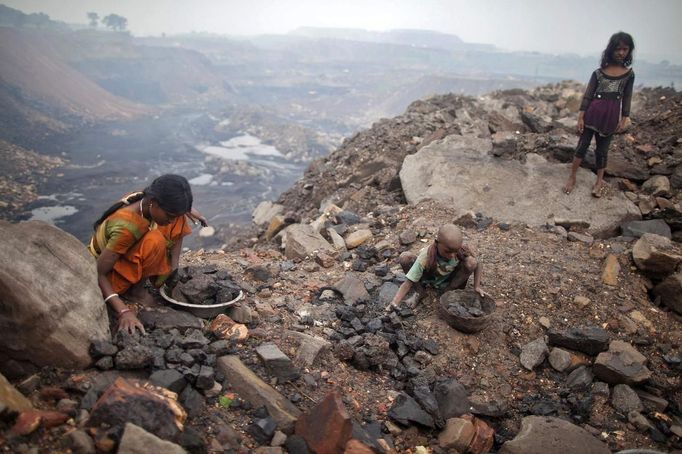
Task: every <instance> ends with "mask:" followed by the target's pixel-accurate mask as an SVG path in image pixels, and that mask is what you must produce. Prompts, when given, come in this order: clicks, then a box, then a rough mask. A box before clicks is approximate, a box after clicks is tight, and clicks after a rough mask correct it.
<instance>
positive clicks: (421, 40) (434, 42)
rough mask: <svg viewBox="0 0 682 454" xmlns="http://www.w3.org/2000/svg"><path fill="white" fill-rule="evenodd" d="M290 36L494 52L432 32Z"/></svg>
mask: <svg viewBox="0 0 682 454" xmlns="http://www.w3.org/2000/svg"><path fill="white" fill-rule="evenodd" d="M290 34H291V35H296V36H305V37H308V38H328V39H341V40H347V41H362V42H370V43H386V44H400V45H404V46H413V47H424V48H432V49H444V50H460V49H461V50H463V49H467V50H490V51H492V50H495V46H493V45H491V44H479V43H466V42H464V41H462V39H461V38H460V37H459V36H457V35H451V34H447V33H441V32H436V31H432V30H413V29H396V30H388V31H385V32H384V31H372V30H364V29H360V28H324V27H299V28H297V29H295V30H293V31H292V32H291V33H290Z"/></svg>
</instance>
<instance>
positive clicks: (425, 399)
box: [412, 385, 444, 427]
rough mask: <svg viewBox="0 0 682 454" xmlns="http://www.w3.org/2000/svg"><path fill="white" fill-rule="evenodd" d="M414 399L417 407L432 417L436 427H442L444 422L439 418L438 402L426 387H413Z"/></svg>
mask: <svg viewBox="0 0 682 454" xmlns="http://www.w3.org/2000/svg"><path fill="white" fill-rule="evenodd" d="M412 394H413V396H414V399H415V400H416V401H417V402H418V403H419V405H420V406H421V407H422V408H423V409H424V410H426V412H427V413H428V414H430V415H431V416H433V417H434V419H435V422H436V426H438V427H443V423H444V421H443V420H442V418H441V417H440V410H439V409H438V402H436V397H435V396H434V395H433V393H432V392H431V390H430V389H429V387H428V386H426V385H422V386H415V387H414V389H413V392H412Z"/></svg>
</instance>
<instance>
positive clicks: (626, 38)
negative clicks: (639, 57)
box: [601, 32, 635, 68]
mask: <svg viewBox="0 0 682 454" xmlns="http://www.w3.org/2000/svg"><path fill="white" fill-rule="evenodd" d="M619 44H624V45H626V46H628V47H629V48H630V51H629V52H628V55H627V56H626V57H625V59H624V60H623V66H626V67H627V66H630V65H631V64H632V53H633V52H634V51H635V41H634V40H633V39H632V36H630V34H629V33H625V32H618V33H614V34H613V35H611V39H609V43H608V44H607V45H606V49H604V52H602V54H601V67H602V68H606V67H607V66H609V65H610V64H612V63H614V61H613V52H614V51H615V50H616V47H618V45H619Z"/></svg>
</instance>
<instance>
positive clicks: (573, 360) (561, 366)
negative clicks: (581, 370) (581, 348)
mask: <svg viewBox="0 0 682 454" xmlns="http://www.w3.org/2000/svg"><path fill="white" fill-rule="evenodd" d="M586 363H587V361H586V360H585V359H583V358H581V357H579V356H578V355H576V354H574V353H571V352H568V351H566V350H563V349H561V348H553V349H552V351H551V352H550V353H549V364H550V365H551V366H552V367H553V368H554V370H556V371H558V372H571V371H572V370H574V369H576V368H577V367H579V366H581V365H584V364H586Z"/></svg>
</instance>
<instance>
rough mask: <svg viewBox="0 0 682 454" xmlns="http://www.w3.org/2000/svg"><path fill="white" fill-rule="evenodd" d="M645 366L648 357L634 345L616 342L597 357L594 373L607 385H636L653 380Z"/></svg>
mask: <svg viewBox="0 0 682 454" xmlns="http://www.w3.org/2000/svg"><path fill="white" fill-rule="evenodd" d="M645 364H646V357H644V355H642V354H641V353H640V352H638V351H637V350H636V349H635V348H634V347H633V346H632V345H630V344H628V343H627V342H623V341H619V340H615V341H612V342H611V343H610V344H609V350H608V351H606V352H602V353H600V354H599V356H597V359H596V360H595V362H594V367H593V371H594V375H595V376H597V377H598V378H599V379H600V380H602V381H605V382H606V383H610V384H612V385H615V384H619V383H624V384H627V385H635V384H637V383H642V382H644V381H646V380H648V379H649V378H651V371H650V370H649V369H647V367H646V365H645Z"/></svg>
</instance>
